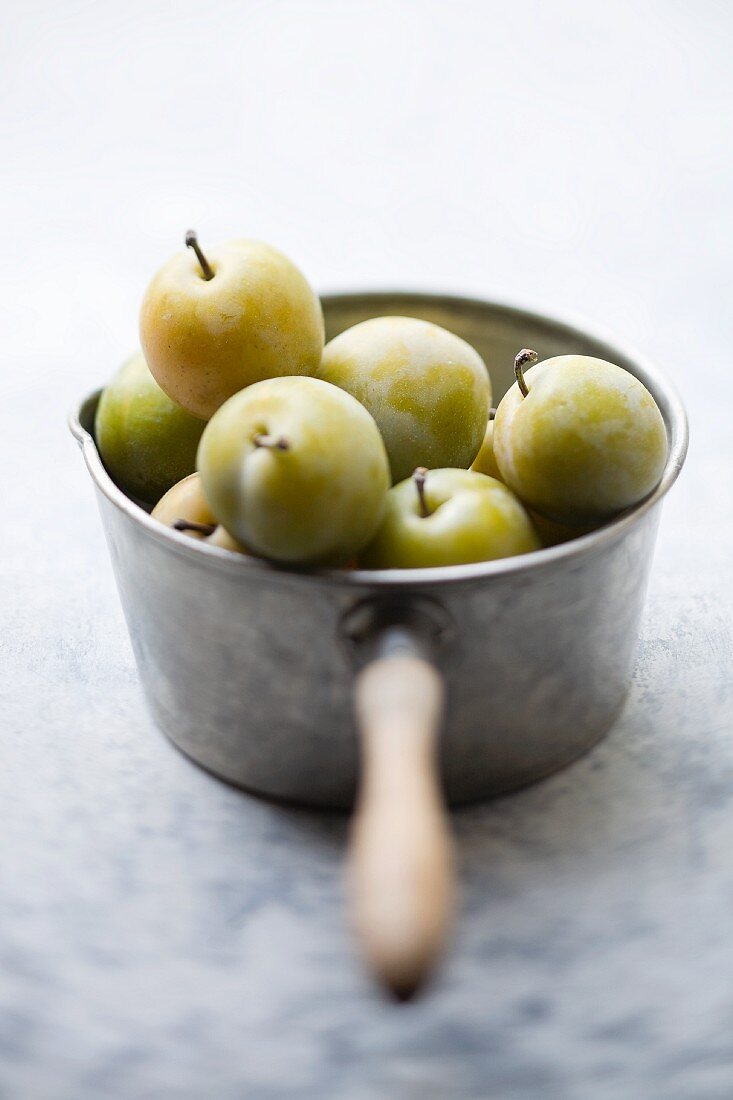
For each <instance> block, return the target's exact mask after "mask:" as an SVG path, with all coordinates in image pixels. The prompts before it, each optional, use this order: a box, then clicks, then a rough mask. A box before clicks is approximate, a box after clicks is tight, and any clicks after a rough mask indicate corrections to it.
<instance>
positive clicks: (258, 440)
mask: <svg viewBox="0 0 733 1100" xmlns="http://www.w3.org/2000/svg"><path fill="white" fill-rule="evenodd" d="M252 442H253V443H254V445H255V447H268V448H269V449H270V450H271V451H289V450H290V440H288V439H286V438H285V436H284V435H265V433H264V432H257V434H256V435H253V436H252Z"/></svg>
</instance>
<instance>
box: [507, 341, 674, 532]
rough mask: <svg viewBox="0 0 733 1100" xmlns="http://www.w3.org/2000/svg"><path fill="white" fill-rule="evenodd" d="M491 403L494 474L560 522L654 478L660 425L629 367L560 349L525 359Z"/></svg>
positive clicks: (609, 507) (627, 501) (580, 520)
mask: <svg viewBox="0 0 733 1100" xmlns="http://www.w3.org/2000/svg"><path fill="white" fill-rule="evenodd" d="M524 380H525V384H526V387H527V389H528V394H527V396H526V397H525V396H523V395H522V392H521V390H520V387H519V385H518V383H515V384H514V385H513V386H512V388H511V389H510V390H509V391H508V393H507V394H506V395H505V397H504V398H503V399H502V401H501V403H500V404H499V407H498V409H497V412H496V418H495V421H494V436H493V445H494V453H495V455H496V460H497V462H498V465H499V470H500V471H501V476H502V480H503V481H505V482H506V484H507V485H508V486H509V488H510V489H512V490H513V491H514V492H515V493H516V494H517V495H518V496H519V497H521V499H522V500H523V501H524V503H525V504H526V505H527V506H528V507H531V508H533V509H534V510H536V511H537V512H539V513H541V514H542V515H543V516H546V517H548V518H549V519H553V520H556V521H558V522H560V523H566V524H570V525H573V524H587V523H593V522H594V521H595V522H600V521H602V520H603V519H605V518H608V517H610V516H612V515H613V514H614V513H617V512H620V511H622V510H623V509H625V508H628V507H630V506H631V505H633V504H636V503H638V502H639V501H640V500H642V499H643V498H644V497H645V496H647V494H648V493H650V492H651V491H652V489H654V488H655V486H656V485H657V483H658V482H659V479H660V477H661V475H662V471H663V469H664V464H665V461H666V458H667V433H666V430H665V426H664V420H663V419H662V415H661V413H660V411H659V409H658V407H657V405H656V402H655V401H654V398H653V397H652V395H651V394H650V393H649V391H648V390H647V389H646V388H645V386H643V385H642V383H641V382H640V381H639V380H638V379H637V378H635V377H634V376H633V375H632V374H630V373H629V372H628V371H625V370H623V369H622V368H621V367H618V366H615V365H614V364H613V363H607V362H605V360H602V359H594V358H591V357H590V356H585V355H562V356H557V357H556V358H553V359H547V360H545V361H544V362H542V363H538V364H537V366H534V367H531V368H530V369H529V370H528V371H526V372H525V374H524Z"/></svg>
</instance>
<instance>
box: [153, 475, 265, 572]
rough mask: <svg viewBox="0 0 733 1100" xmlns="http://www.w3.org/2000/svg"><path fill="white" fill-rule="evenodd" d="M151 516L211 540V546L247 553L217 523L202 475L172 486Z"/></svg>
mask: <svg viewBox="0 0 733 1100" xmlns="http://www.w3.org/2000/svg"><path fill="white" fill-rule="evenodd" d="M150 515H151V516H152V518H153V519H157V520H158V522H159V523H163V524H165V526H166V527H174V528H175V529H176V530H177V531H182V532H184V533H185V534H187V535H189V536H190V537H191V538H194V539H200V540H201V541H202V542H208V543H209V545H211V546H221V547H222V548H223V549H224V550H233V551H234V552H235V553H238V554H246V553H247V551H246V550H245V548H244V547H243V546H242V545H241V544H240V543H238V542H237V540H236V539H233V538H232V536H231V535H230V534H229V532H228V531H227V529H226V528H225V527H222V525H221V524H220V523H217V520H216V516H215V515H214V513H213V512H212V511H211V508H209V505H208V503H207V501H206V497H205V496H204V491H203V489H202V488H201V475H200V474H189V475H188V477H184V479H183V481H179V482H178V484H177V485H174V486H173V488H172V489H169V490H168V492H167V493H166V494H165V496H164V497H162V498H161V499H160V500H159V501H158V503H157V504H156V505H155V508H153V510H152V512H151V513H150Z"/></svg>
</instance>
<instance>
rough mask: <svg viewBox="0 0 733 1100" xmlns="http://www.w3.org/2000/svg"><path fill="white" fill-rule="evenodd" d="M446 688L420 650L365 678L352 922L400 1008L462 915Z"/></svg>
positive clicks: (372, 667) (370, 669) (381, 664)
mask: <svg viewBox="0 0 733 1100" xmlns="http://www.w3.org/2000/svg"><path fill="white" fill-rule="evenodd" d="M444 695H445V691H444V685H443V679H442V676H441V674H440V673H439V672H438V670H437V668H435V666H434V665H433V664H431V663H430V662H429V661H428V660H426V659H425V658H423V657H422V656H418V655H416V654H415V652H412V653H410V652H409V651H407V652H406V651H405V650H402V651H400V650H399V649H398V650H397V652H395V653H392V654H388V655H385V656H379V657H377V658H376V659H375V660H372V661H371V662H370V663H369V664H367V665H366V667H365V668H363V669H362V670H361V671H360V672H359V673H358V675H357V678H356V682H355V687H354V705H355V711H356V719H357V726H358V730H359V736H360V742H361V746H360V747H361V757H362V766H361V782H360V789H359V793H358V796H357V804H356V810H355V814H354V819H353V823H352V827H351V840H350V851H349V886H350V902H351V912H352V922H353V924H354V926H355V930H356V933H357V936H358V938H359V939H360V941H361V945H362V950H363V952H364V954H365V956H366V959H367V962H368V964H369V966H370V967H371V969H372V970H373V972H374V973H375V975H376V977H377V978H378V979H379V981H380V982H381V983H382V984H383V985H384V986H386V988H387V989H388V990H389V991H390V992H391V993H392V994H393V995H394V996H395V997H397V998H398V999H399V1000H407V999H408V998H410V997H411V996H412V995H413V994H414V993H415V992H416V991H417V990H418V989H419V988H420V986H421V985H422V984H423V982H424V981H425V979H426V978H427V977H428V976H429V974H430V973H431V971H432V969H433V967H434V966H435V963H436V962H437V960H438V958H439V956H440V954H441V951H442V948H443V944H444V942H445V939H446V935H447V932H448V929H449V926H450V923H451V918H452V913H453V873H452V862H453V860H452V844H451V840H450V835H449V828H448V820H447V812H446V806H445V802H444V798H443V794H442V790H441V785H440V780H439V778H438V775H437V759H436V756H437V753H436V749H437V740H438V734H439V731H440V726H441V722H442V716H443V707H444Z"/></svg>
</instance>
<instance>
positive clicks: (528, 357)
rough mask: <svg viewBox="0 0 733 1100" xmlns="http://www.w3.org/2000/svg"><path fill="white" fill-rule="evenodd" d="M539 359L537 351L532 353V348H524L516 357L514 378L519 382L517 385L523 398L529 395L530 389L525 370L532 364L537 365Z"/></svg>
mask: <svg viewBox="0 0 733 1100" xmlns="http://www.w3.org/2000/svg"><path fill="white" fill-rule="evenodd" d="M538 359H539V355H538V354H537V352H536V351H532V349H531V348H522V350H521V351H520V352H519V354H518V355H516V356H515V357H514V377H515V378H516V380H517V385H518V386H519V388H520V390H521V391H522V397H526V396H527V395H528V393H529V387H528V385H527V382H526V381H525V378H524V368H525V367H526V366H528V365H529V366H531V365H532V363H536V362H537V360H538Z"/></svg>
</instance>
